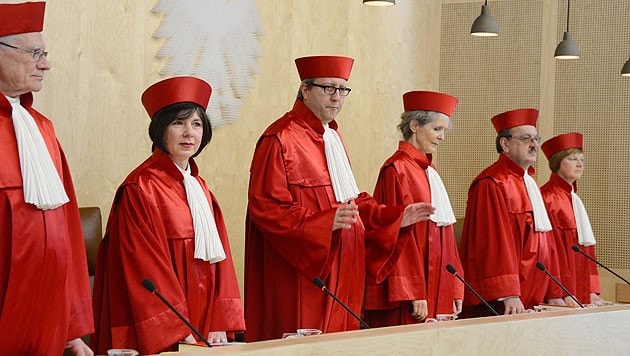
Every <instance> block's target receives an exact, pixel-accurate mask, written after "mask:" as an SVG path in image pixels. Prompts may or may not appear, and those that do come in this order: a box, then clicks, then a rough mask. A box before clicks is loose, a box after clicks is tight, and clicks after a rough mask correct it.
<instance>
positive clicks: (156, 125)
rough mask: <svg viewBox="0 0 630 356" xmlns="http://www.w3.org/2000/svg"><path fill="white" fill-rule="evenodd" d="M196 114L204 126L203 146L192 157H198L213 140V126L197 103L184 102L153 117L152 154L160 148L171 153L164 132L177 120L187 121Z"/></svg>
mask: <svg viewBox="0 0 630 356" xmlns="http://www.w3.org/2000/svg"><path fill="white" fill-rule="evenodd" d="M195 113H197V115H199V117H200V118H201V122H202V125H203V135H202V136H201V144H200V145H199V149H198V150H197V152H195V154H194V155H192V158H194V157H197V155H199V153H201V151H202V150H203V149H204V148H205V147H206V145H207V144H208V143H209V142H210V140H211V139H212V125H210V119H208V115H207V114H206V111H205V110H204V109H203V108H202V107H201V106H199V105H198V104H195V103H190V102H183V103H175V104H171V105H168V106H165V107H163V108H162V109H160V110H158V112H156V113H155V115H153V119H152V120H151V124H150V125H149V137H150V138H151V141H153V145H152V146H151V152H153V151H155V148H156V147H159V148H160V149H161V150H162V151H164V152H166V153H169V154H170V152H168V149H167V148H166V145H165V144H164V132H165V131H166V128H167V127H168V125H170V124H171V122H173V121H175V120H185V119H188V118H190V117H191V116H193V115H194V114H195Z"/></svg>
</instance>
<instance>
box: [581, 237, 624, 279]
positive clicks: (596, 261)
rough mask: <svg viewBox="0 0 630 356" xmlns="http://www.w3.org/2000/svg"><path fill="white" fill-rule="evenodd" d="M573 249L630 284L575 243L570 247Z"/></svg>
mask: <svg viewBox="0 0 630 356" xmlns="http://www.w3.org/2000/svg"><path fill="white" fill-rule="evenodd" d="M571 248H572V249H573V251H575V252H578V253H581V254H582V255H584V256H586V258H588V259H589V260H591V261H593V262H595V263H597V264H598V265H600V266H601V267H602V268H603V269H605V270H606V271H608V272H610V273H612V274H614V275H615V276H617V278H619V279H621V280H622V281H624V282H626V284H627V285H629V286H630V282H628V281H627V280H626V279H625V278H623V277H621V276H620V275H618V274H617V273H615V271H613V270H611V269H610V268H608V267H606V266H604V265H603V264H602V263H600V262H599V261H598V260H596V259H594V258H593V257H591V256H589V255H588V254H587V253H585V252H584V251H582V250H581V249H580V248H579V247H577V246H576V245H573V247H571Z"/></svg>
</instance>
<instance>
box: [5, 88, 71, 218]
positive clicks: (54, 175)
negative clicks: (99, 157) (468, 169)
mask: <svg viewBox="0 0 630 356" xmlns="http://www.w3.org/2000/svg"><path fill="white" fill-rule="evenodd" d="M6 98H7V100H8V101H9V103H11V107H12V109H13V110H12V112H11V117H12V119H13V128H14V130H15V138H16V140H17V147H18V154H19V156H20V170H21V171H22V185H23V187H24V201H25V202H27V203H29V204H33V205H35V206H36V207H37V208H38V209H40V210H49V209H55V208H58V207H60V206H62V205H63V204H65V203H67V202H69V201H70V199H68V195H67V194H66V190H65V189H64V187H63V183H61V178H60V177H59V172H57V169H56V168H55V165H54V164H53V161H52V158H51V157H50V152H48V148H47V147H46V143H45V142H44V138H43V137H42V133H41V132H40V131H39V128H38V127H37V124H36V123H35V119H34V118H33V116H31V114H30V113H29V112H28V111H27V110H26V109H25V108H24V107H23V106H22V105H21V104H20V98H19V97H17V98H12V97H8V96H7V97H6Z"/></svg>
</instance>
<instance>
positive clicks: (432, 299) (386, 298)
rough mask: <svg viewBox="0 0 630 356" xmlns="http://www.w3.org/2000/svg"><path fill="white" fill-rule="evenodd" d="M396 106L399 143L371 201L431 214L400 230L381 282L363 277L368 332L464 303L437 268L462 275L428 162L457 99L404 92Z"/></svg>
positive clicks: (444, 203)
mask: <svg viewBox="0 0 630 356" xmlns="http://www.w3.org/2000/svg"><path fill="white" fill-rule="evenodd" d="M403 103H404V108H405V112H404V113H403V114H402V116H401V123H400V125H399V126H398V127H399V129H400V130H401V132H402V134H403V138H404V141H401V142H400V143H399V144H398V151H396V152H395V153H394V154H393V155H392V156H391V157H390V158H389V159H388V160H387V161H385V163H384V164H383V167H381V170H380V174H379V177H378V181H377V182H376V188H375V189H374V198H375V199H376V200H377V201H378V202H379V203H383V204H386V205H390V206H399V205H406V204H410V203H414V202H429V203H431V204H432V205H433V206H435V207H436V212H435V213H434V214H433V215H431V217H430V220H428V221H425V222H419V223H416V224H414V225H412V226H410V227H408V228H404V229H401V231H400V236H399V238H398V241H397V246H396V249H395V251H396V253H394V254H392V256H391V257H390V260H389V261H388V263H387V269H385V270H382V271H381V274H382V276H375V275H368V279H367V287H366V297H365V314H364V315H365V319H366V322H367V323H368V324H370V325H371V326H372V327H375V326H392V325H403V324H412V323H418V322H421V321H423V320H425V318H435V317H436V314H455V315H457V314H459V312H461V308H462V299H463V297H464V290H463V284H462V283H461V282H460V281H459V280H457V279H456V278H455V277H454V276H453V275H452V274H450V273H449V272H448V271H447V270H446V268H445V266H446V265H447V264H451V265H453V266H454V267H455V268H456V269H457V270H458V271H459V273H460V274H462V275H463V273H462V267H461V262H460V260H459V254H458V252H457V244H456V241H455V234H454V230H453V223H454V222H455V216H454V214H453V209H452V208H451V204H450V201H449V198H448V195H447V194H446V190H445V189H444V184H443V183H442V180H441V179H440V178H439V175H438V174H437V172H436V171H435V166H434V165H433V164H432V163H431V160H432V157H433V156H432V155H433V154H434V153H435V152H436V151H437V146H438V145H439V144H440V143H441V142H442V141H443V140H444V136H445V131H446V130H447V129H448V127H449V126H450V117H451V116H452V114H453V110H454V109H455V105H456V104H457V98H455V97H452V96H450V95H447V94H442V93H436V92H427V91H412V92H408V93H405V95H403ZM367 263H368V265H369V264H370V263H371V261H369V260H368V261H367ZM369 270H371V269H370V268H368V271H369Z"/></svg>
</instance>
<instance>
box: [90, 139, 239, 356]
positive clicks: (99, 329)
mask: <svg viewBox="0 0 630 356" xmlns="http://www.w3.org/2000/svg"><path fill="white" fill-rule="evenodd" d="M190 165H191V174H192V175H193V176H194V177H195V178H197V180H199V182H200V183H201V186H202V187H203V188H204V191H205V192H206V197H207V198H208V201H209V202H210V206H211V208H212V211H213V213H214V218H215V220H216V225H217V229H218V231H219V235H220V238H221V243H222V244H223V248H224V249H225V253H226V256H227V258H226V259H225V260H223V261H221V262H218V263H214V264H210V263H208V262H205V261H203V260H200V259H195V258H194V257H193V256H194V250H195V241H194V230H193V223H192V215H191V213H190V208H189V207H188V203H187V199H186V191H185V189H184V185H183V179H184V177H183V175H182V173H181V172H180V171H179V169H178V168H177V167H176V166H175V163H173V161H172V160H171V158H170V156H168V155H167V154H166V153H164V152H163V151H162V150H160V149H159V148H158V149H156V150H155V152H154V153H153V155H152V156H151V157H149V158H148V159H147V160H146V161H144V162H143V163H142V164H141V165H140V166H139V167H137V168H136V169H135V170H134V171H133V172H131V173H130V174H129V176H128V177H127V178H126V179H125V181H124V182H123V183H122V184H121V186H120V187H119V188H118V191H117V192H116V196H115V198H114V202H113V205H112V209H111V213H110V216H109V220H108V222H107V229H106V232H105V237H104V238H103V241H102V242H101V245H100V248H99V251H98V261H97V265H96V276H95V281H94V311H95V313H94V315H95V322H96V333H95V335H94V337H93V339H92V347H93V349H94V351H95V352H96V353H99V354H102V353H106V352H107V349H109V348H132V349H136V350H138V351H139V352H140V353H142V354H146V353H157V352H160V351H164V350H167V349H169V348H170V347H171V346H173V345H174V344H177V342H178V341H180V340H182V339H184V338H185V337H186V336H187V335H188V334H190V333H191V331H190V329H188V327H187V326H186V325H185V324H184V323H183V322H182V321H181V320H180V319H179V318H178V317H177V316H176V315H175V313H173V311H171V310H170V309H168V307H167V306H166V305H164V303H162V301H161V300H160V299H159V298H158V297H157V296H153V295H151V293H149V292H148V291H147V290H146V289H144V288H143V287H142V284H141V282H142V280H143V279H145V278H150V279H151V280H152V281H153V282H154V284H155V286H156V287H157V289H158V291H160V293H162V295H164V297H165V298H166V300H168V301H169V302H170V303H171V304H173V305H174V306H175V308H176V309H177V310H178V311H179V312H180V313H181V314H182V315H184V316H185V317H186V318H187V319H188V320H189V321H190V322H191V324H192V325H193V326H195V328H197V329H198V330H199V331H200V332H201V334H202V335H203V336H204V337H207V335H208V332H210V331H221V330H226V331H228V333H229V332H230V331H237V330H244V329H245V325H244V319H243V309H242V304H241V299H240V295H239V289H238V284H237V280H236V273H235V271H234V265H233V261H232V256H231V252H230V245H229V241H228V237H227V232H226V229H225V223H224V221H223V215H222V213H221V210H220V208H219V205H218V203H217V201H216V199H215V197H214V195H212V193H210V191H209V190H208V188H207V186H206V183H205V181H204V180H203V179H202V178H201V177H200V176H199V175H198V173H199V170H198V168H197V165H196V163H195V162H194V160H192V159H191V160H190ZM195 338H196V337H195Z"/></svg>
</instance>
